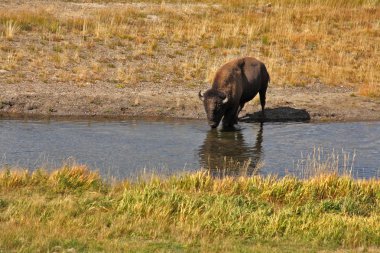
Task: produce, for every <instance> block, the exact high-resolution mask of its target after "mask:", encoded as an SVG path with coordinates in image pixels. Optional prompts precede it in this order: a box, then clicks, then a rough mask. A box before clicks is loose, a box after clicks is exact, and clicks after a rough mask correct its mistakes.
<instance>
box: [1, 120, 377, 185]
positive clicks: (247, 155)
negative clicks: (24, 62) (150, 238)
mask: <svg viewBox="0 0 380 253" xmlns="http://www.w3.org/2000/svg"><path fill="white" fill-rule="evenodd" d="M321 147H322V148H323V153H324V155H323V156H326V157H327V156H328V155H329V154H332V153H334V154H336V155H339V157H338V158H339V161H340V163H339V168H342V167H345V168H347V167H348V168H350V169H351V167H352V168H353V169H352V174H353V176H354V177H356V178H370V177H379V176H380V172H379V171H380V162H379V160H380V159H379V157H380V122H356V123H355V122H346V123H264V124H263V125H261V124H259V123H240V125H239V129H237V130H235V131H222V130H221V129H218V130H210V129H209V127H208V126H207V124H206V123H205V122H204V121H198V120H171V121H149V120H126V121H52V120H51V121H38V120H27V121H25V120H0V166H19V167H27V168H31V169H36V168H38V167H41V166H43V167H45V168H47V169H53V168H55V167H58V166H60V165H62V164H63V163H65V162H70V161H71V162H72V161H75V162H76V163H79V164H87V165H89V167H90V168H92V169H96V170H98V171H99V172H100V173H101V174H102V175H103V176H107V177H116V178H125V177H135V176H137V175H140V174H141V173H142V172H143V171H145V172H150V171H156V172H157V173H165V174H168V173H169V174H170V173H173V172H178V171H179V172H182V171H195V170H198V169H199V168H200V167H206V168H211V169H212V172H213V173H214V174H218V175H220V173H222V174H230V175H236V174H252V173H257V171H256V167H257V166H256V165H259V167H260V168H261V169H260V171H259V173H261V174H264V175H266V174H277V175H279V176H284V175H286V174H289V173H295V174H297V173H299V171H300V167H302V164H303V163H304V162H305V159H304V158H305V157H306V156H307V155H308V154H312V153H313V150H314V149H315V148H316V149H318V148H319V150H321ZM354 154H355V157H354V159H352V157H353V155H354ZM344 155H346V156H349V159H346V160H347V161H349V165H348V166H347V165H344V164H343V156H344ZM68 158H69V160H68ZM346 158H347V157H346ZM322 160H323V159H322ZM226 168H228V169H226ZM243 170H244V171H243Z"/></svg>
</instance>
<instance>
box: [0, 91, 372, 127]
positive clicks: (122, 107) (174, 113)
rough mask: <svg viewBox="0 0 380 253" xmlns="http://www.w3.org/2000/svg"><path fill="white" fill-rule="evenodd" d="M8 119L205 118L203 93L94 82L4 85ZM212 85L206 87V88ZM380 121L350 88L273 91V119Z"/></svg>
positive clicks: (252, 111)
mask: <svg viewBox="0 0 380 253" xmlns="http://www.w3.org/2000/svg"><path fill="white" fill-rule="evenodd" d="M0 88H1V90H2V92H1V93H0V115H2V117H5V116H7V117H20V116H26V117H37V116H38V117H59V116H62V117H63V116H65V117H76V118H86V117H97V118H101V117H109V118H127V117H166V118H196V119H203V118H205V113H204V109H203V105H202V103H201V101H200V100H199V99H198V89H191V88H183V87H178V88H177V87H166V88H162V87H157V88H155V87H153V88H152V87H149V88H144V87H142V86H141V87H134V88H116V87H115V86H114V85H107V84H104V83H103V84H91V85H87V86H80V87H78V86H73V85H68V84H25V83H23V84H18V85H14V84H12V85H7V84H0ZM206 88H207V87H206V86H205V87H203V89H206ZM259 111H260V106H259V100H258V98H255V99H254V100H253V101H251V102H250V103H248V104H247V105H246V107H245V108H244V110H243V111H242V113H241V115H240V116H241V117H242V120H244V121H256V120H258V119H259V115H260V114H259V113H257V112H259ZM308 119H310V120H312V121H351V120H380V100H379V99H373V98H368V97H360V96H357V95H355V93H354V92H353V91H352V90H350V89H348V88H341V87H330V86H325V85H310V86H306V87H298V88H289V87H288V88H282V87H276V86H274V85H271V86H270V88H269V89H268V93H267V120H268V121H287V120H308Z"/></svg>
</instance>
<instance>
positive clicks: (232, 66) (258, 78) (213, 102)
mask: <svg viewBox="0 0 380 253" xmlns="http://www.w3.org/2000/svg"><path fill="white" fill-rule="evenodd" d="M269 81H270V77H269V74H268V72H267V69H266V67H265V65H264V63H262V62H260V61H258V60H256V59H255V58H252V57H244V58H239V59H235V60H232V61H230V62H228V63H226V64H224V65H223V66H222V67H221V68H220V69H218V71H217V72H216V74H215V77H214V81H213V84H212V87H211V88H210V89H209V90H207V91H206V92H205V93H204V94H202V92H201V91H200V92H199V98H200V99H201V100H202V101H203V105H204V108H205V111H206V115H207V120H208V123H209V125H210V126H211V127H212V128H216V127H217V126H218V125H219V123H220V121H221V120H222V119H223V127H232V126H233V125H234V124H237V122H238V115H239V112H240V111H241V110H242V109H243V107H244V104H245V103H246V102H248V101H250V100H252V99H253V98H254V97H255V96H256V95H257V93H259V94H260V103H261V110H262V115H263V117H264V116H265V114H264V108H265V97H266V90H267V87H268V83H269Z"/></svg>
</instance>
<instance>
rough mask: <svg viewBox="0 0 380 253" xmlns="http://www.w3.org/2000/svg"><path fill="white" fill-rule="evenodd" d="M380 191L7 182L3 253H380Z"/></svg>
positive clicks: (287, 181) (317, 180) (24, 175)
mask: <svg viewBox="0 0 380 253" xmlns="http://www.w3.org/2000/svg"><path fill="white" fill-rule="evenodd" d="M379 224H380V181H379V180H375V179H373V180H353V179H352V178H350V177H348V176H345V177H341V176H337V175H334V174H325V175H319V176H315V177H312V178H309V179H303V180H301V179H296V178H293V177H285V178H281V179H280V178H276V177H260V176H255V177H240V178H224V179H215V178H212V177H211V176H209V174H208V173H207V172H197V173H193V174H186V175H177V176H171V177H168V178H160V177H156V176H151V177H150V176H149V177H145V179H138V180H135V181H123V182H114V183H107V182H105V181H104V180H102V179H101V178H100V177H99V175H98V174H96V173H94V172H91V171H89V170H88V169H87V168H86V167H83V166H74V167H70V168H68V167H63V168H60V169H58V170H57V171H54V172H52V173H47V172H44V171H42V170H38V171H35V172H33V173H29V172H27V171H16V170H9V169H3V170H2V172H1V173H0V226H1V228H2V229H1V230H0V252H1V251H2V252H52V251H55V252H118V251H124V252H125V251H132V252H152V251H154V252H183V251H186V252H199V251H204V252H220V251H222V252H245V251H257V252H268V251H270V252H294V251H302V252H315V251H319V250H325V251H335V250H344V251H351V252H355V251H357V250H358V249H361V250H368V251H377V250H380V248H379V247H380V226H379Z"/></svg>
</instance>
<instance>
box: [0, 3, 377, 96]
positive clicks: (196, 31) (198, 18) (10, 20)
mask: <svg viewBox="0 0 380 253" xmlns="http://www.w3.org/2000/svg"><path fill="white" fill-rule="evenodd" d="M107 2H111V3H108V4H107V5H104V4H93V3H71V2H57V3H49V4H46V3H45V2H44V4H35V5H33V7H29V6H27V4H25V5H22V4H21V5H16V4H14V5H11V7H9V8H7V9H6V10H5V9H2V10H1V11H0V24H1V25H0V31H1V32H0V33H1V34H3V37H4V38H5V40H1V41H0V54H1V58H0V61H1V62H0V64H1V65H2V66H3V67H2V68H5V69H11V70H14V71H17V72H24V73H28V75H27V76H28V78H29V79H31V80H33V81H34V82H39V81H44V82H63V83H71V82H79V83H82V84H86V83H92V82H99V81H104V82H115V83H117V84H121V85H137V84H142V83H145V84H147V85H162V86H164V87H165V86H167V85H178V84H181V85H185V86H189V87H197V86H199V85H204V84H205V83H206V82H209V81H210V80H211V78H212V76H213V73H214V72H215V70H216V68H217V67H219V66H220V65H221V64H222V63H224V62H225V61H227V60H228V59H231V58H234V57H237V56H243V55H252V56H255V57H257V58H259V59H261V60H262V61H264V62H265V63H267V65H268V68H269V71H270V73H271V77H272V83H273V84H274V85H281V86H289V85H291V86H294V85H296V86H298V85H306V84H312V83H324V84H328V85H339V86H349V87H355V88H356V89H357V90H358V91H359V94H360V95H364V96H374V97H377V96H380V91H379V87H380V86H379V85H380V84H379V80H380V71H379V69H380V60H379V59H380V57H379V52H380V50H379V47H380V46H379V45H380V33H379V31H380V23H379V21H378V20H380V8H379V7H378V6H379V4H378V2H376V1H364V2H363V1H354V0H352V1H327V2H326V1H288V2H282V1H281V2H277V1H275V2H272V5H270V6H268V5H266V4H265V3H264V2H260V1H259V2H257V3H256V4H252V3H251V2H248V1H232V2H231V1H223V0H220V1H195V0H194V1H192V2H191V3H187V4H180V3H175V2H176V1H168V2H161V1H158V2H157V3H159V4H154V3H152V1H143V2H144V3H141V4H127V3H125V4H122V5H120V4H118V3H114V2H116V1H107ZM64 7H65V8H64ZM18 54H22V55H23V57H21V58H18V59H14V60H8V57H9V56H14V55H18ZM94 63H96V64H97V65H96V66H95V67H94ZM135 70H136V71H135ZM30 75H32V76H30ZM41 76H48V77H49V80H44V78H43V77H41ZM141 76H143V78H141ZM41 79H42V80H41ZM4 81H5V82H8V83H12V82H20V81H21V82H22V81H24V80H23V79H22V78H21V80H19V79H16V80H12V78H11V76H10V77H9V78H8V79H6V80H4Z"/></svg>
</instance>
